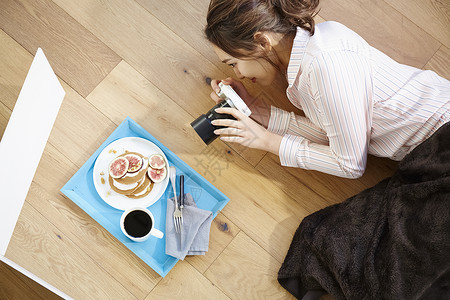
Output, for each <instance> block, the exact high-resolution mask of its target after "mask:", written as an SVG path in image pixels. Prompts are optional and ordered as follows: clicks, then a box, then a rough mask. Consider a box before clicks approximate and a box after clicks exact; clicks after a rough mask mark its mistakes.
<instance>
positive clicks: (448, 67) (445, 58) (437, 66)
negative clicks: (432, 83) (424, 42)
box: [424, 29, 450, 80]
mask: <svg viewBox="0 0 450 300" xmlns="http://www.w3.org/2000/svg"><path fill="white" fill-rule="evenodd" d="M449 30H450V29H449ZM424 69H427V70H433V71H435V72H436V73H437V74H439V75H440V76H442V77H444V78H446V79H447V80H450V49H449V48H447V47H445V46H442V47H441V48H439V50H438V51H437V52H436V53H435V54H434V55H433V57H432V58H431V59H430V61H429V62H428V63H427V64H426V65H425V67H424Z"/></svg>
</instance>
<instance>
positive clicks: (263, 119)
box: [210, 77, 270, 128]
mask: <svg viewBox="0 0 450 300" xmlns="http://www.w3.org/2000/svg"><path fill="white" fill-rule="evenodd" d="M219 82H223V83H224V84H226V85H231V87H232V88H233V89H234V91H235V92H236V93H237V94H238V95H239V96H240V97H241V99H242V100H244V102H245V104H247V106H248V108H249V109H250V110H251V111H252V114H251V116H250V117H251V118H252V119H254V120H255V121H256V122H258V123H260V124H261V125H263V126H264V127H266V128H267V126H268V124H269V118H270V107H268V105H267V104H266V103H264V101H261V100H259V99H257V98H256V97H253V96H252V95H250V94H249V92H248V91H247V89H246V88H245V86H244V85H243V84H242V82H240V81H238V80H235V79H233V78H231V77H228V78H226V79H223V80H216V79H214V80H211V87H212V89H213V92H211V94H210V96H211V98H212V99H213V100H214V101H215V102H216V103H219V102H220V101H222V98H220V97H219V96H218V95H217V93H218V92H219V91H220V88H219Z"/></svg>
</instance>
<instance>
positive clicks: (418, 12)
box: [385, 0, 450, 48]
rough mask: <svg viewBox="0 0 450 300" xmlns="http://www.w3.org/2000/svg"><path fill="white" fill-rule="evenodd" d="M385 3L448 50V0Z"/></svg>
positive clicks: (449, 30)
mask: <svg viewBox="0 0 450 300" xmlns="http://www.w3.org/2000/svg"><path fill="white" fill-rule="evenodd" d="M385 1H386V2H387V3H389V4H390V5H391V6H392V7H394V8H395V9H396V10H397V11H399V12H400V13H402V14H403V15H404V16H405V17H407V18H408V19H410V20H411V21H412V22H413V23H415V24H416V25H418V26H419V27H421V28H423V30H425V31H426V32H427V33H428V34H430V35H431V36H433V37H434V38H435V39H437V40H438V41H439V42H441V43H442V44H444V45H445V46H446V47H447V48H450V2H449V1H448V0H409V1H404V0H385ZM442 29H446V30H442Z"/></svg>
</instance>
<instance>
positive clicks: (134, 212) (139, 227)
mask: <svg viewBox="0 0 450 300" xmlns="http://www.w3.org/2000/svg"><path fill="white" fill-rule="evenodd" d="M154 225H155V219H154V218H153V215H152V213H151V212H150V211H149V210H148V209H146V208H143V207H133V208H130V209H127V210H126V211H125V212H124V213H123V214H122V217H121V218H120V229H122V232H123V234H125V235H126V236H127V237H128V238H129V239H131V240H133V241H135V242H143V241H145V240H147V239H148V238H149V237H150V236H151V235H153V236H155V237H157V238H159V239H160V238H162V237H163V236H164V233H162V232H161V231H160V230H158V229H156V228H155V226H154Z"/></svg>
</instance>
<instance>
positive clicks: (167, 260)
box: [61, 117, 230, 277]
mask: <svg viewBox="0 0 450 300" xmlns="http://www.w3.org/2000/svg"><path fill="white" fill-rule="evenodd" d="M130 136H133V137H141V138H144V139H148V140H149V141H151V142H153V143H154V144H155V145H157V146H158V147H159V148H160V149H161V150H162V151H163V152H164V154H165V155H166V157H167V159H168V161H169V164H170V165H173V166H175V167H176V168H177V175H181V174H184V177H185V193H190V194H191V195H192V196H193V198H194V199H195V202H196V203H197V206H198V207H200V208H202V209H205V210H210V211H212V213H213V217H216V215H217V214H218V213H219V211H220V210H222V209H223V207H224V206H225V205H226V204H227V203H228V201H229V200H230V199H229V198H227V197H226V196H225V195H224V194H223V193H222V192H220V191H219V190H218V189H217V188H216V187H214V186H213V185H212V184H211V183H210V182H208V181H207V180H206V179H205V178H203V177H202V176H201V175H200V174H198V173H197V172H196V171H194V170H193V169H192V168H191V167H189V166H188V165H187V164H186V163H185V162H184V161H182V160H181V159H180V158H179V157H178V156H176V155H175V154H174V153H173V152H172V151H170V150H169V149H168V148H167V147H165V146H164V145H163V144H161V143H160V142H159V141H158V140H157V139H155V138H154V137H153V136H152V135H151V134H150V133H148V132H147V131H145V129H143V128H142V127H141V126H139V125H138V124H137V123H136V122H135V121H133V120H132V119H131V118H129V117H127V118H126V119H125V120H124V121H123V122H122V123H121V124H120V125H119V126H118V127H117V128H116V130H114V132H113V133H112V134H111V135H110V136H109V137H108V138H107V139H106V141H105V142H104V143H103V144H102V145H101V146H100V148H98V149H97V151H95V153H94V154H93V155H92V156H91V157H90V158H89V159H88V160H87V161H86V163H85V164H84V165H83V166H82V167H81V168H80V169H79V170H78V172H76V173H75V175H73V177H72V178H71V179H70V180H69V181H68V182H67V183H66V184H65V185H64V186H63V188H62V189H61V192H62V193H63V194H65V195H66V196H67V197H68V198H70V199H71V200H72V201H73V202H75V203H76V204H77V205H78V206H79V207H81V208H82V209H83V210H84V211H85V212H86V213H88V214H89V215H90V216H91V217H92V218H93V219H94V220H96V221H97V222H98V223H99V224H100V225H102V226H103V227H104V228H105V229H106V230H108V231H109V232H110V233H111V234H112V235H114V236H115V237H116V238H117V239H118V240H119V241H120V242H122V243H123V244H124V245H125V246H127V247H128V249H130V250H131V251H133V253H135V254H136V255H137V256H138V257H139V258H140V259H142V260H143V261H144V262H145V263H146V264H148V265H149V266H150V267H151V268H152V269H153V270H155V271H156V272H157V273H158V274H159V275H161V276H162V277H164V276H166V275H167V273H168V272H169V271H170V270H171V269H172V268H173V266H174V265H175V264H176V263H177V261H178V259H177V258H175V257H172V256H170V255H167V254H166V253H165V249H166V240H165V238H162V239H158V238H156V237H150V238H149V239H148V240H146V241H145V242H140V243H136V242H133V241H131V240H129V239H128V238H127V237H126V236H125V235H124V234H123V233H122V231H121V230H120V226H119V221H120V217H121V215H122V213H123V211H121V210H118V209H115V208H113V207H111V206H109V205H108V204H106V203H105V202H104V201H103V200H102V198H101V197H100V196H99V195H98V193H97V191H96V189H95V187H94V182H93V174H92V172H93V168H94V163H95V160H96V159H97V157H98V155H99V154H100V152H101V151H102V150H103V149H104V148H105V147H106V146H108V145H109V144H110V143H112V142H113V141H115V140H118V139H120V138H123V137H130ZM171 197H173V190H172V188H171V184H170V182H169V184H168V186H167V188H166V190H165V192H164V194H163V195H162V196H161V198H160V199H159V200H158V201H156V202H155V203H154V204H152V205H151V206H149V207H148V209H149V210H150V211H151V212H152V214H153V215H154V216H155V220H156V222H155V223H156V224H155V227H156V228H158V229H159V230H161V231H162V232H165V227H166V226H165V224H166V205H167V199H168V198H171Z"/></svg>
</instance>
